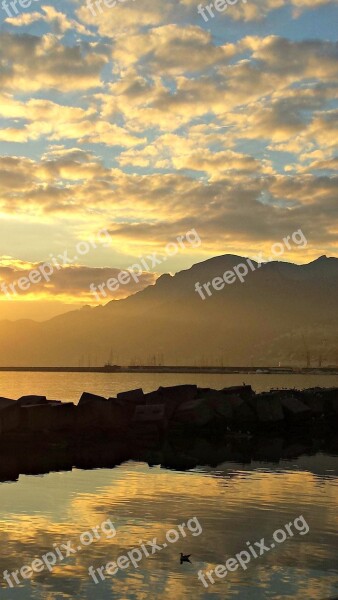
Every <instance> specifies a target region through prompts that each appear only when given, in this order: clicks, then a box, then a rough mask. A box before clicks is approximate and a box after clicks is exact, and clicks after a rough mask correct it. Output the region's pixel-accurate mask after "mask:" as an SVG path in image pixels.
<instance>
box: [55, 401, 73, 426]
mask: <svg viewBox="0 0 338 600" xmlns="http://www.w3.org/2000/svg"><path fill="white" fill-rule="evenodd" d="M50 414H51V425H50V429H51V431H75V426H76V414H77V408H76V406H75V405H74V404H73V403H72V402H64V403H62V402H61V403H60V404H54V403H53V404H52V405H51V413H50Z"/></svg>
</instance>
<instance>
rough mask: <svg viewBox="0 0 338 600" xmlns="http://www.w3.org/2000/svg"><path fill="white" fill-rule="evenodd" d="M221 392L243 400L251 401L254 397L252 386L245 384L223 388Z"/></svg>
mask: <svg viewBox="0 0 338 600" xmlns="http://www.w3.org/2000/svg"><path fill="white" fill-rule="evenodd" d="M221 391H222V392H223V394H227V395H231V396H233V395H235V396H239V397H240V398H243V400H250V398H252V397H253V396H254V391H253V389H252V387H251V385H245V384H244V385H235V386H232V387H228V388H223V389H222V390H221Z"/></svg>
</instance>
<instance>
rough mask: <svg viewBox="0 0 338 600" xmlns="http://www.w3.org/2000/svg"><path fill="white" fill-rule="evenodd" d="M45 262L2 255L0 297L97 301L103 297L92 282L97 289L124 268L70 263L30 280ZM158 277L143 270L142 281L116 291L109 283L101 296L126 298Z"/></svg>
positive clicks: (71, 301) (104, 299)
mask: <svg viewBox="0 0 338 600" xmlns="http://www.w3.org/2000/svg"><path fill="white" fill-rule="evenodd" d="M60 262H61V261H60ZM43 265H44V263H28V262H25V261H20V260H18V259H14V258H11V257H0V296H1V297H0V300H10V301H19V300H20V299H21V300H23V299H28V300H42V299H43V300H48V299H54V300H59V299H63V300H64V301H65V302H67V303H70V304H84V303H86V304H92V305H96V304H98V303H99V301H98V299H97V298H96V297H95V296H94V295H93V293H92V291H91V289H90V286H91V284H94V285H95V289H98V286H99V285H101V284H103V283H106V282H107V281H108V280H109V279H111V278H114V279H116V278H117V277H118V275H119V274H120V272H121V269H118V268H112V267H97V268H95V267H88V266H82V265H71V266H69V265H68V266H64V267H62V266H60V268H55V270H54V273H53V274H52V275H51V276H50V281H46V279H44V278H43V276H40V279H41V281H39V282H38V283H32V282H31V281H30V280H29V275H30V273H32V272H34V273H36V272H37V271H38V272H40V273H41V271H40V269H41V268H42V269H43V268H44V267H43ZM157 277H158V276H157V274H156V273H150V272H143V273H142V274H140V276H139V277H138V279H139V282H138V283H137V282H136V281H135V280H134V279H133V278H131V281H130V282H129V283H128V284H126V285H120V286H119V288H118V290H116V291H115V292H110V291H109V290H108V289H107V287H106V286H105V288H104V291H105V294H106V295H105V296H103V297H102V296H101V300H102V301H103V302H108V301H109V300H113V299H116V300H117V299H120V298H126V297H127V296H129V295H131V294H134V293H136V292H138V291H140V290H143V289H144V288H145V287H147V286H148V285H153V284H154V283H155V281H156V279H157ZM22 278H25V279H26V280H28V284H27V285H26V284H23V283H21V284H20V283H19V282H20V279H21V280H22ZM37 279H38V277H37V276H35V280H37ZM3 284H5V285H3ZM11 286H13V287H11ZM22 287H27V289H24V290H23V289H21V288H22ZM99 294H100V291H99Z"/></svg>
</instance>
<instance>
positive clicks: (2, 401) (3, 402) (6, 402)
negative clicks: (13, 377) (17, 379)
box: [0, 398, 16, 410]
mask: <svg viewBox="0 0 338 600" xmlns="http://www.w3.org/2000/svg"><path fill="white" fill-rule="evenodd" d="M13 402H16V400H10V398H0V410H2V409H3V408H7V407H8V406H12V405H13Z"/></svg>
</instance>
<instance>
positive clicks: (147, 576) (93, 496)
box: [0, 449, 338, 600]
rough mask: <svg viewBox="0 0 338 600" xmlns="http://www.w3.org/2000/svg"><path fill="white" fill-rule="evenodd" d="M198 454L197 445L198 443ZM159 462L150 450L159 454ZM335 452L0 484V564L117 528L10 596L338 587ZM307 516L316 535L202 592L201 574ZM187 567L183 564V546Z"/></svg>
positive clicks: (286, 593) (140, 466)
mask: <svg viewBox="0 0 338 600" xmlns="http://www.w3.org/2000/svg"><path fill="white" fill-rule="evenodd" d="M192 455H193V449H192ZM152 458H153V459H155V458H156V456H155V455H153V456H152ZM337 492H338V458H337V457H334V456H332V457H326V456H323V455H320V454H318V455H315V456H312V457H310V456H304V457H299V458H296V459H293V460H291V461H289V460H282V461H281V462H280V463H279V464H278V465H276V464H272V463H270V464H269V463H264V464H263V463H261V462H259V461H253V462H251V464H250V465H245V466H243V465H242V464H236V463H234V462H223V463H220V464H217V465H216V466H214V467H210V466H209V467H206V466H202V467H195V468H194V469H193V470H192V471H188V472H180V471H174V470H169V469H166V468H164V467H161V466H153V467H150V466H149V465H148V464H147V463H145V462H133V461H129V462H127V463H123V464H121V465H120V466H117V467H116V468H114V469H102V470H92V471H87V472H85V471H81V470H73V471H72V472H68V473H52V474H49V475H46V476H44V477H32V476H21V477H20V478H19V481H18V482H17V483H15V484H14V483H3V484H1V485H0V527H1V534H2V544H1V547H0V572H1V574H2V572H3V571H4V570H6V569H7V570H8V571H10V572H12V571H14V570H16V569H19V568H20V567H21V566H22V565H24V564H28V565H29V564H31V563H32V561H33V560H34V558H36V557H39V556H42V555H43V554H45V553H46V552H49V551H50V550H52V549H53V544H57V545H60V544H64V543H66V542H67V541H68V540H72V541H74V542H76V541H77V540H78V539H79V536H80V535H81V533H83V532H84V531H88V530H90V529H91V528H92V527H95V526H98V525H99V524H100V523H102V522H103V521H105V520H107V519H108V518H110V519H111V520H112V522H113V523H114V524H115V526H116V529H117V535H116V537H115V538H113V539H111V540H107V538H106V537H102V538H101V539H100V540H97V541H96V542H94V543H93V544H92V545H91V546H88V547H87V548H83V549H82V550H81V551H79V552H78V553H77V554H76V555H74V556H71V557H69V558H68V559H66V560H65V561H64V562H62V563H60V564H58V565H57V566H56V567H55V569H54V572H53V574H52V575H50V574H49V573H48V572H43V573H40V574H35V576H34V579H33V580H32V581H31V582H26V583H25V584H23V585H22V586H20V587H19V588H17V589H15V590H10V589H6V590H5V589H4V588H0V597H1V598H4V600H10V599H11V598H13V599H15V600H40V599H41V600H60V599H61V598H63V599H64V598H74V597H78V598H79V599H81V600H82V599H85V600H87V599H88V600H92V599H93V600H94V598H95V600H96V599H97V598H101V599H102V600H106V599H108V598H110V599H111V598H112V599H113V600H114V599H116V600H148V599H154V600H157V599H159V598H169V599H170V600H171V599H173V600H174V599H175V600H187V599H188V598H189V600H190V598H191V597H192V596H193V597H194V598H196V600H207V599H209V598H214V597H215V598H222V599H224V598H236V599H240V600H244V599H245V600H246V599H247V598H249V600H256V599H257V600H262V599H263V598H274V599H279V598H283V599H286V600H289V599H290V600H291V598H292V599H296V600H298V599H299V600H304V599H309V600H321V599H324V598H330V597H333V596H335V595H337V593H338V587H335V585H336V584H337V582H338V570H337V535H336V532H337V525H338V510H337V509H338V493H337ZM299 515H303V516H304V518H305V519H306V521H307V523H308V525H309V527H310V531H309V533H308V534H307V535H306V536H300V535H297V536H295V537H294V538H292V539H288V540H286V541H285V542H284V543H283V544H281V545H280V546H278V547H277V548H276V549H275V550H274V551H273V552H272V551H271V552H270V553H267V554H266V555H264V556H263V557H261V558H259V559H257V560H256V561H254V562H252V563H251V564H250V565H249V568H248V570H247V571H245V572H244V571H242V570H240V571H236V572H233V573H229V574H228V576H227V578H226V579H225V580H224V579H223V580H216V583H215V585H213V586H210V587H209V588H208V589H205V588H204V587H203V585H202V584H201V583H200V582H199V581H198V579H197V571H198V570H199V569H203V570H204V571H205V570H207V569H214V568H215V566H216V565H218V564H220V563H224V562H225V560H227V558H229V557H231V556H234V555H236V553H238V552H240V551H241V550H243V549H244V548H245V545H246V542H247V541H248V540H250V541H256V540H260V539H261V538H262V537H266V538H267V539H270V538H271V536H272V533H273V532H274V531H275V530H276V529H277V528H280V527H283V526H284V525H285V524H286V523H289V522H290V521H292V520H294V519H295V518H296V517H297V516H299ZM193 516H196V517H197V518H198V520H199V522H200V523H201V525H202V528H203V533H202V534H201V536H199V537H194V536H192V535H189V536H187V538H186V539H184V540H182V541H179V542H177V543H176V544H172V545H170V544H169V545H168V547H167V548H166V549H165V550H162V551H161V552H159V553H157V554H155V555H153V556H151V557H150V558H148V559H144V560H143V561H142V562H141V564H140V568H139V569H137V570H136V569H134V568H133V567H130V568H129V569H127V570H125V571H121V570H120V571H119V572H118V573H117V574H116V575H115V576H111V577H109V576H108V577H107V579H106V580H105V581H104V582H102V583H101V584H100V585H99V586H96V585H95V584H94V582H93V581H92V580H91V579H90V577H89V575H88V568H89V567H90V566H94V567H100V566H101V565H105V564H106V563H107V562H109V561H115V560H116V558H117V557H118V556H120V555H121V554H125V553H126V552H128V551H129V550H131V549H133V548H134V547H136V546H138V545H139V543H140V540H143V541H148V540H152V539H153V538H154V537H157V538H158V540H159V541H160V542H163V541H165V536H166V532H167V530H168V529H171V528H175V527H176V528H177V527H178V525H179V524H181V523H182V522H187V520H188V519H190V518H191V517H193ZM180 552H183V553H191V554H192V564H191V565H190V564H183V565H180V562H179V553H180Z"/></svg>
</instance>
